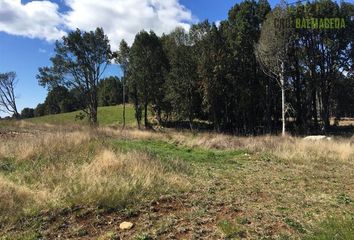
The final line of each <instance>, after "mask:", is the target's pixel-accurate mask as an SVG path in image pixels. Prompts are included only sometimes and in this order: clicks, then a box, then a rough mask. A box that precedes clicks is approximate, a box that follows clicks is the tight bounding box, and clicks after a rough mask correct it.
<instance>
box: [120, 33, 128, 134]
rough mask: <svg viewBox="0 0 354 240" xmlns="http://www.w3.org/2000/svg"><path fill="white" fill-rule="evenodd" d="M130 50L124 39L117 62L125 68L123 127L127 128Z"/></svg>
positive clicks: (123, 81)
mask: <svg viewBox="0 0 354 240" xmlns="http://www.w3.org/2000/svg"><path fill="white" fill-rule="evenodd" d="M129 52H130V48H129V46H128V44H127V42H126V41H124V40H122V41H121V42H120V45H119V51H118V54H117V56H118V57H117V62H118V63H119V64H120V66H121V68H122V70H123V74H124V76H123V79H122V84H123V129H124V128H125V103H126V86H127V78H128V77H129V76H128V74H129Z"/></svg>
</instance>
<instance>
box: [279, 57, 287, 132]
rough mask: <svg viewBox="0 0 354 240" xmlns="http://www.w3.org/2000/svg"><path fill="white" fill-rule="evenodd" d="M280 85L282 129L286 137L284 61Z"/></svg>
mask: <svg viewBox="0 0 354 240" xmlns="http://www.w3.org/2000/svg"><path fill="white" fill-rule="evenodd" d="M280 86H281V120H282V131H281V135H282V136H283V137H284V136H285V135H286V132H285V83H284V62H282V63H281V74H280Z"/></svg>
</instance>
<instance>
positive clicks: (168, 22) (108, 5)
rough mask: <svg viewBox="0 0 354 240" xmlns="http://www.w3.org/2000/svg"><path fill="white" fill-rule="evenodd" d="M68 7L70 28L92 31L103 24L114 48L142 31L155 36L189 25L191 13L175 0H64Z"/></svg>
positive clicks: (130, 40) (66, 18) (66, 16)
mask: <svg viewBox="0 0 354 240" xmlns="http://www.w3.org/2000/svg"><path fill="white" fill-rule="evenodd" d="M65 2H66V5H67V6H68V7H69V8H70V10H69V11H68V12H67V13H66V14H65V22H66V24H67V26H68V27H69V28H71V29H75V28H80V29H83V30H86V31H88V30H94V29H95V28H96V27H103V29H104V30H105V32H106V34H107V35H108V37H109V38H110V40H111V44H112V46H113V47H117V46H118V45H119V42H120V40H121V39H123V38H124V39H125V40H126V41H127V42H128V43H132V42H133V40H134V37H135V34H136V33H137V32H139V31H141V30H143V29H144V30H154V31H155V32H156V33H157V34H158V35H161V34H162V33H164V32H165V33H167V32H169V31H171V30H173V29H174V28H176V27H177V26H182V27H185V28H188V27H189V23H190V22H192V21H193V17H192V13H191V12H190V11H189V10H188V9H186V8H185V7H184V6H182V5H181V4H179V2H178V0H129V1H127V0H100V1H97V0H66V1H65Z"/></svg>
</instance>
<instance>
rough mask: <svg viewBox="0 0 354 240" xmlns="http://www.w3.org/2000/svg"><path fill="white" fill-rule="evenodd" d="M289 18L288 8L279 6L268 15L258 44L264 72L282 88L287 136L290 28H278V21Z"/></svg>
mask: <svg viewBox="0 0 354 240" xmlns="http://www.w3.org/2000/svg"><path fill="white" fill-rule="evenodd" d="M287 19H288V16H287V13H286V10H285V9H284V8H282V7H277V8H276V9H274V10H273V12H271V13H270V14H269V15H268V16H267V19H266V20H265V22H264V23H263V25H262V31H261V36H260V39H259V43H258V44H257V46H256V56H257V59H258V61H259V62H260V64H261V65H262V66H263V70H264V72H265V73H266V74H267V75H269V76H270V77H272V78H275V79H276V80H277V81H278V83H279V85H280V88H281V95H282V97H281V99H282V101H281V106H282V135H283V136H285V134H286V129H285V121H286V119H285V113H286V111H287V109H286V106H285V101H286V100H285V63H286V61H287V50H288V46H289V35H290V32H289V28H286V27H283V28H277V26H276V25H275V22H276V21H284V22H285V21H286V20H287Z"/></svg>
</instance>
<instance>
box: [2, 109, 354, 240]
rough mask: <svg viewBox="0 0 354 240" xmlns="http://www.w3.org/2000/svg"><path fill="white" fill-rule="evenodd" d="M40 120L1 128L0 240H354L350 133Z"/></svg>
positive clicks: (353, 151)
mask: <svg viewBox="0 0 354 240" xmlns="http://www.w3.org/2000/svg"><path fill="white" fill-rule="evenodd" d="M101 113H102V109H101ZM60 117H61V118H64V117H63V116H60ZM50 118H52V119H53V118H54V117H53V116H50ZM106 119H108V118H106ZM111 119H113V118H111ZM34 121H37V122H38V121H39V120H38V119H34ZM57 121H59V120H57ZM39 122H40V124H34V123H33V122H32V123H31V122H28V121H24V122H12V123H7V125H2V128H0V129H1V131H0V133H1V134H0V236H2V237H0V239H2V240H5V239H58V238H61V239H119V238H120V239H353V236H354V222H353V218H354V215H353V212H354V171H353V169H354V148H353V140H354V139H353V138H352V139H348V138H346V139H341V138H338V139H335V140H333V141H331V142H326V141H322V142H311V143H309V142H306V141H304V140H302V139H300V138H294V137H287V138H280V137H275V136H264V137H248V138H246V137H233V136H227V135H221V134H207V133H203V134H201V133H199V134H192V133H189V132H176V131H173V130H164V132H148V131H138V130H133V129H130V130H126V131H121V130H114V129H112V128H109V127H101V128H99V129H96V130H90V129H89V128H87V127H85V126H81V127H80V126H78V125H73V126H71V125H68V124H67V125H65V126H62V127H57V126H56V125H52V124H53V123H55V121H54V120H53V121H52V122H50V123H51V124H43V123H49V122H47V121H44V120H43V119H41V120H40V121H39ZM60 122H61V123H62V122H63V120H60ZM106 123H111V121H110V120H106ZM122 221H131V222H133V223H134V228H133V229H131V230H129V231H122V230H120V229H119V223H120V222H122Z"/></svg>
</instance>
